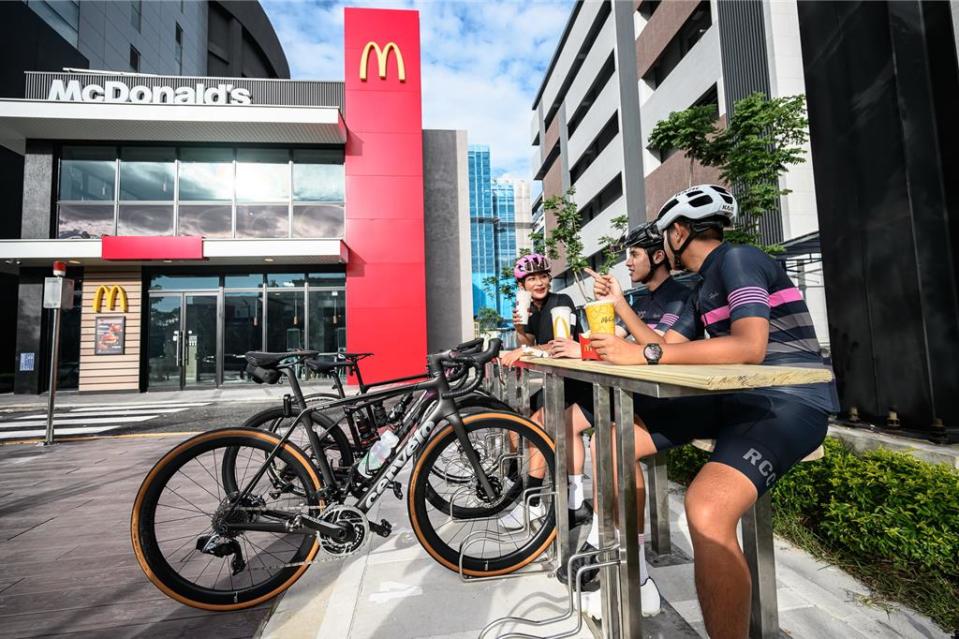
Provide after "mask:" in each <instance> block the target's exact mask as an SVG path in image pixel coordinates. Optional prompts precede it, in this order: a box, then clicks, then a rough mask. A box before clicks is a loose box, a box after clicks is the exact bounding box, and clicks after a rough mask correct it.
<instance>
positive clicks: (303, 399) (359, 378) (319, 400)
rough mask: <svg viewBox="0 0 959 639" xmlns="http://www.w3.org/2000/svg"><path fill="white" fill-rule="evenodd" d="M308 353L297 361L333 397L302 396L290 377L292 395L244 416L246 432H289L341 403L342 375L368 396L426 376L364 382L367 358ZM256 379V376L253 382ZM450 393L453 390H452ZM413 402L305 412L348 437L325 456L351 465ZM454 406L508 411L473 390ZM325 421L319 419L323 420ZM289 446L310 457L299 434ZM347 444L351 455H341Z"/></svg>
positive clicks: (378, 401)
mask: <svg viewBox="0 0 959 639" xmlns="http://www.w3.org/2000/svg"><path fill="white" fill-rule="evenodd" d="M482 346H483V340H482V338H480V339H475V340H471V341H468V342H464V343H462V344H460V345H459V346H456V347H455V348H454V349H453V350H454V351H456V352H458V353H460V354H461V355H468V354H471V353H474V352H478V351H479V350H482ZM310 353H311V352H310V351H300V352H299V353H298V355H300V356H301V357H302V364H303V365H304V366H306V367H307V368H309V369H310V370H311V371H313V373H314V374H315V375H317V376H319V377H327V378H329V379H330V380H331V381H332V384H333V390H334V391H335V392H334V393H313V394H309V395H304V394H303V392H302V391H301V389H300V387H299V383H298V381H297V379H296V377H295V376H293V375H289V376H288V378H289V384H290V389H291V391H292V394H289V395H286V396H284V397H283V403H282V405H281V406H274V407H272V408H267V409H266V410H263V411H260V412H258V413H256V414H255V415H252V416H251V417H249V418H248V419H247V420H246V421H245V422H243V424H242V426H243V427H245V428H262V429H264V430H268V431H270V432H273V433H281V434H282V433H283V432H284V431H285V430H286V429H288V428H292V427H293V418H294V417H298V416H299V415H300V414H301V413H302V412H303V411H304V410H305V409H306V408H307V406H310V405H316V404H328V403H330V402H331V401H336V400H339V399H344V398H346V396H347V395H346V389H345V388H344V386H343V381H342V379H341V375H340V374H341V372H342V373H345V374H347V375H354V376H355V378H356V383H357V386H358V387H359V393H358V395H367V394H368V393H369V392H370V391H372V390H373V389H376V388H384V387H388V386H395V385H398V384H404V383H407V382H412V381H416V380H422V379H425V378H427V377H429V371H424V372H423V373H421V374H419V375H412V376H408V377H400V378H395V379H387V380H383V381H379V382H373V383H366V382H364V380H363V373H362V371H361V370H360V365H359V362H360V361H361V360H363V359H365V358H367V357H370V356H371V355H372V353H336V354H333V355H332V356H311V355H310ZM254 380H256V377H254ZM454 390H455V388H454ZM414 399H415V393H413V392H407V393H406V394H404V395H402V396H400V397H399V399H397V400H395V401H393V402H392V405H390V406H387V405H386V400H384V399H382V398H376V397H374V398H372V399H370V400H369V401H365V402H361V403H357V404H354V405H349V406H340V407H338V408H337V409H328V410H325V411H323V412H322V413H320V412H317V411H312V412H309V413H307V415H306V417H307V418H309V419H310V420H312V421H313V422H314V428H316V427H323V428H326V427H328V425H329V423H328V420H332V421H333V422H334V423H335V424H336V425H337V426H338V427H339V428H340V429H341V430H343V431H344V432H345V433H346V434H347V435H348V437H338V436H337V437H336V438H335V439H333V437H331V438H330V439H328V440H327V441H326V442H325V444H326V449H327V452H328V453H332V454H335V455H339V459H341V460H342V462H343V463H344V464H346V465H349V464H352V462H353V461H354V460H356V459H360V458H361V457H363V455H364V454H365V453H366V451H367V450H369V448H370V446H372V445H373V444H374V443H375V442H376V441H377V440H378V439H379V433H380V432H381V431H382V430H383V429H385V428H390V429H393V428H395V427H396V426H397V425H399V424H401V423H402V421H403V418H404V416H405V415H406V412H407V410H408V409H409V407H410V405H411V404H412V402H413V400H414ZM455 401H456V405H457V407H459V409H460V412H462V413H469V412H475V411H476V410H487V409H489V410H500V411H510V410H512V409H511V408H510V407H509V406H508V405H507V404H506V403H504V402H502V401H501V400H499V399H497V398H495V397H493V396H491V395H489V394H488V393H486V392H485V391H483V390H480V389H476V390H474V391H472V392H471V393H469V394H468V395H465V396H462V397H457V398H456V400H455ZM324 417H325V418H327V420H323V419H322V418H324ZM292 441H293V443H295V444H297V445H298V446H300V447H301V448H303V449H304V450H305V451H307V452H309V453H311V454H312V447H311V446H310V443H309V441H307V440H306V437H305V434H304V433H303V431H300V432H299V433H297V434H295V435H294V437H293V439H292ZM344 443H346V444H347V445H348V446H349V448H350V451H349V452H347V451H346V450H345V448H346V445H344Z"/></svg>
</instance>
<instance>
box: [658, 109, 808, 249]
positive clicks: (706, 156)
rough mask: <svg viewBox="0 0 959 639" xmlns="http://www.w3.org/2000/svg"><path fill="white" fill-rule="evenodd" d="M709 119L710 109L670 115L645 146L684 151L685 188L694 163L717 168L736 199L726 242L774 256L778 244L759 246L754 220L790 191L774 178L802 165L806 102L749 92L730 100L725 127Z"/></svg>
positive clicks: (775, 204) (806, 135)
mask: <svg viewBox="0 0 959 639" xmlns="http://www.w3.org/2000/svg"><path fill="white" fill-rule="evenodd" d="M715 115H716V113H715V109H714V108H712V107H692V108H689V109H686V110H685V111H677V112H674V113H671V114H670V116H669V117H668V118H666V119H665V120H662V121H661V122H659V124H657V125H656V127H655V128H654V129H653V132H652V133H651V134H650V138H649V140H650V144H651V145H652V146H654V147H656V148H659V149H679V150H681V151H683V152H685V153H686V156H687V157H688V158H689V162H690V164H689V183H690V184H691V183H692V171H693V162H694V161H698V162H700V163H701V164H703V165H705V166H713V167H717V168H719V169H720V171H721V172H720V177H721V179H722V180H723V181H724V182H725V183H727V184H731V185H732V187H733V190H734V192H735V193H736V197H737V199H738V200H739V217H738V219H737V220H736V228H735V229H734V230H732V231H730V232H729V233H727V239H729V240H730V241H732V242H739V243H744V244H753V245H755V246H759V247H760V248H762V249H763V250H765V251H767V252H770V253H776V252H780V251H782V247H781V246H778V245H765V244H763V243H762V241H761V238H760V234H759V222H760V220H761V219H762V216H763V215H764V214H765V213H766V212H768V211H773V210H776V208H777V205H778V203H779V198H780V197H782V196H784V195H788V194H789V193H790V191H789V189H784V188H780V185H779V178H780V177H781V176H782V175H784V174H785V173H786V172H787V171H788V170H789V167H790V166H792V165H797V164H801V163H802V162H803V161H804V153H803V145H804V144H805V143H806V141H807V140H808V139H809V129H808V119H807V118H806V98H805V96H802V95H795V96H790V97H783V98H772V99H771V98H768V97H766V96H765V95H764V94H762V93H754V94H752V95H750V96H747V97H745V98H743V99H741V100H738V101H736V104H735V105H734V107H733V115H732V117H731V118H729V122H728V124H727V126H726V127H725V128H720V127H719V126H718V122H717V120H716V118H715Z"/></svg>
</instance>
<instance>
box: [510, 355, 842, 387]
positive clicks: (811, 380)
mask: <svg viewBox="0 0 959 639" xmlns="http://www.w3.org/2000/svg"><path fill="white" fill-rule="evenodd" d="M520 361H521V362H522V363H523V364H524V365H526V366H527V368H532V369H541V367H542V368H564V369H571V370H577V371H583V372H589V373H600V374H602V375H611V376H616V377H623V378H626V379H635V380H640V381H644V382H657V383H661V384H671V385H675V386H684V387H687V388H697V389H700V390H706V391H720V390H745V389H749V388H767V387H770V386H793V385H796V384H816V383H820V382H829V381H832V378H833V375H832V371H831V370H830V369H828V368H824V367H823V368H802V367H798V366H763V365H757V364H698V365H685V364H682V365H681V364H660V365H658V366H618V365H616V364H610V363H609V362H598V361H595V360H580V359H552V358H537V357H524V358H523V359H521V360H520Z"/></svg>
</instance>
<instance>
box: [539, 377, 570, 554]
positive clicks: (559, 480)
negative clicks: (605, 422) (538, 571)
mask: <svg viewBox="0 0 959 639" xmlns="http://www.w3.org/2000/svg"><path fill="white" fill-rule="evenodd" d="M564 392H565V390H564V388H563V379H562V378H561V377H557V376H556V375H553V374H552V373H547V375H546V379H545V380H544V382H543V395H544V398H543V399H544V402H543V406H544V407H545V411H546V414H545V416H544V417H545V419H544V421H545V424H546V430H547V432H549V433H550V434H551V435H552V436H553V440H554V441H555V442H556V476H555V477H553V485H554V486H555V487H556V499H555V500H554V502H553V503H554V504H555V508H556V533H557V535H556V537H557V541H558V546H559V548H558V552H557V558H558V560H559V562H560V564H559V565H560V566H563V565H566V562H567V561H568V560H569V557H570V555H571V554H572V551H573V549H572V548H570V534H569V532H570V531H569V489H568V487H567V484H568V483H569V480H568V478H567V474H568V473H569V469H568V468H567V466H568V464H567V461H566V450H567V448H568V447H569V433H568V432H567V431H566V407H565V398H564V397H563V395H564Z"/></svg>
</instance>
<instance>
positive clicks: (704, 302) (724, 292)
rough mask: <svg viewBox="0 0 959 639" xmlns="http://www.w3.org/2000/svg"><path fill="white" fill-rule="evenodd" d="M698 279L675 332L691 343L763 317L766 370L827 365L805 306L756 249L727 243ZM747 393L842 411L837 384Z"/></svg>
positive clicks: (777, 268)
mask: <svg viewBox="0 0 959 639" xmlns="http://www.w3.org/2000/svg"><path fill="white" fill-rule="evenodd" d="M699 275H700V276H701V277H702V280H703V281H702V283H701V284H700V286H699V288H698V289H697V291H696V294H695V295H692V296H690V298H689V300H688V301H687V304H686V308H685V309H684V311H683V313H682V314H681V316H680V318H679V319H678V320H677V321H676V322H675V323H674V324H673V326H672V330H674V331H676V332H678V333H680V334H681V335H683V336H684V337H686V338H687V339H695V338H696V335H697V332H698V331H699V330H700V329H701V328H705V330H706V332H707V333H708V334H709V336H710V337H723V336H726V335H729V334H730V330H731V327H732V323H733V322H734V321H736V320H738V319H742V318H746V317H762V318H763V319H766V320H769V343H768V345H767V347H766V357H765V359H764V360H763V364H765V365H769V366H786V365H789V366H822V365H823V364H822V356H821V355H820V352H819V341H818V340H817V339H816V331H815V329H814V327H813V323H812V318H811V317H810V316H809V309H808V308H807V306H806V302H805V300H803V297H802V294H801V293H800V292H799V289H797V288H796V287H795V286H794V285H793V283H792V281H791V280H790V279H789V277H788V276H787V275H786V273H785V271H784V270H783V269H782V268H781V267H780V266H779V264H778V263H777V262H776V261H775V260H773V259H772V258H771V257H769V256H768V255H766V254H765V253H763V252H762V251H761V250H759V249H758V248H756V247H754V246H746V245H738V244H737V245H733V244H726V243H723V244H720V245H719V246H718V247H717V248H716V249H714V250H713V252H712V253H710V254H709V255H708V256H707V257H706V260H705V261H704V262H703V265H702V267H701V268H700V269H699ZM748 392H750V393H758V394H761V395H769V396H780V397H781V396H783V395H788V396H790V397H792V398H794V399H796V400H799V401H801V402H803V403H805V404H807V405H810V406H813V407H815V408H818V409H820V410H822V411H825V412H836V411H837V410H838V409H839V407H838V403H837V400H836V394H835V387H834V384H833V383H828V384H825V383H824V384H804V385H801V386H780V387H776V388H768V389H761V390H756V391H748Z"/></svg>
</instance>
